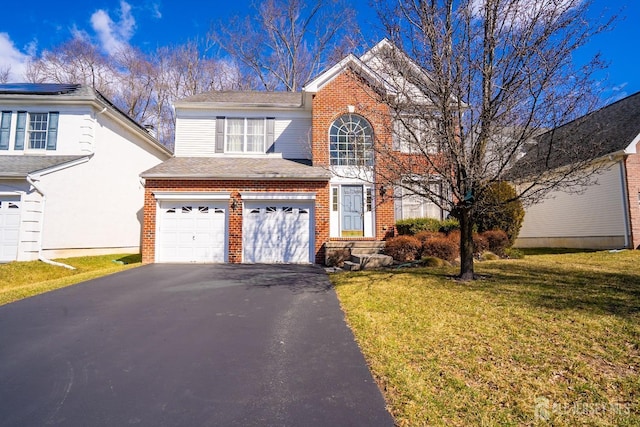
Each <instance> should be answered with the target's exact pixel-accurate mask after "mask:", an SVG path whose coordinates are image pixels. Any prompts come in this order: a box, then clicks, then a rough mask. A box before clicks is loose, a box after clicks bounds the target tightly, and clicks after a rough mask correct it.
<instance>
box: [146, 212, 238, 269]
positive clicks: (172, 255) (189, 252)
mask: <svg viewBox="0 0 640 427" xmlns="http://www.w3.org/2000/svg"><path fill="white" fill-rule="evenodd" d="M226 209H227V208H226V203H220V202H203V201H194V202H189V201H180V202H176V201H165V202H162V203H161V205H160V207H159V212H158V220H159V227H158V234H157V235H158V240H159V242H157V247H158V254H157V259H158V262H202V263H206V262H225V261H226V242H227V236H226V224H227V215H226Z"/></svg>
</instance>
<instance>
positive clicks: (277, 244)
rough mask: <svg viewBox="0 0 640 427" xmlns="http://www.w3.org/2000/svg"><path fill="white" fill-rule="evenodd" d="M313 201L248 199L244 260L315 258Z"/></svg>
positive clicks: (294, 261)
mask: <svg viewBox="0 0 640 427" xmlns="http://www.w3.org/2000/svg"><path fill="white" fill-rule="evenodd" d="M313 208H314V205H313V202H312V201H308V202H300V201H295V200H289V201H276V200H272V201H254V202H245V205H244V211H243V226H242V247H243V262H247V263H309V262H313V259H314V257H313V252H312V250H311V248H313V247H314V245H313V241H312V236H313V235H314V227H313V224H314V221H313Z"/></svg>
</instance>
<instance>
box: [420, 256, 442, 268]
mask: <svg viewBox="0 0 640 427" xmlns="http://www.w3.org/2000/svg"><path fill="white" fill-rule="evenodd" d="M445 263H446V261H444V260H442V259H440V258H436V257H434V256H426V257H423V258H422V259H421V260H420V264H422V265H423V266H424V267H433V268H438V267H442V266H444V265H445Z"/></svg>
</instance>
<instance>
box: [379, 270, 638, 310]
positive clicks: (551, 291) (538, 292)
mask: <svg viewBox="0 0 640 427" xmlns="http://www.w3.org/2000/svg"><path fill="white" fill-rule="evenodd" d="M478 270H479V271H478V272H479V273H480V275H481V277H482V278H481V279H479V280H475V281H470V282H459V281H456V280H455V279H454V277H453V276H452V275H451V274H450V271H448V270H442V269H424V268H419V269H402V270H395V271H393V270H392V271H385V272H384V273H382V272H381V276H380V277H378V278H375V279H373V278H371V284H373V283H376V284H379V285H384V284H385V283H386V282H388V281H390V280H393V277H394V276H396V275H400V274H407V275H410V276H415V277H418V278H420V277H424V278H426V277H430V278H433V279H436V280H437V281H439V282H440V283H441V284H442V286H451V287H455V288H456V289H457V290H459V291H460V292H461V293H465V292H474V293H478V292H480V293H483V294H487V295H488V296H490V297H491V299H493V300H497V301H498V302H500V303H503V304H505V305H507V304H513V303H522V304H526V305H530V306H539V307H544V308H547V309H552V310H588V311H590V312H593V313H595V314H613V315H616V316H620V317H625V318H628V317H631V316H634V315H637V314H638V313H640V271H639V272H637V273H636V272H620V273H608V272H601V271H587V270H581V269H579V268H572V269H569V268H567V267H562V266H559V267H558V268H554V267H549V266H531V265H526V264H519V263H516V262H510V261H500V262H496V263H492V264H487V265H483V266H481V267H480V268H479V269H478ZM500 300H502V301H500Z"/></svg>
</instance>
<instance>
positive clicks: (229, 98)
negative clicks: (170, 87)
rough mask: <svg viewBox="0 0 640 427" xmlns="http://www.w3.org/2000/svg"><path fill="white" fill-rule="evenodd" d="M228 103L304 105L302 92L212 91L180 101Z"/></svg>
mask: <svg viewBox="0 0 640 427" xmlns="http://www.w3.org/2000/svg"><path fill="white" fill-rule="evenodd" d="M199 102H203V103H205V102H212V103H228V104H238V105H255V106H291V107H298V106H301V105H302V92H260V91H212V92H205V93H199V94H197V95H193V96H189V97H187V98H183V99H181V100H180V101H179V103H199Z"/></svg>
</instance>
